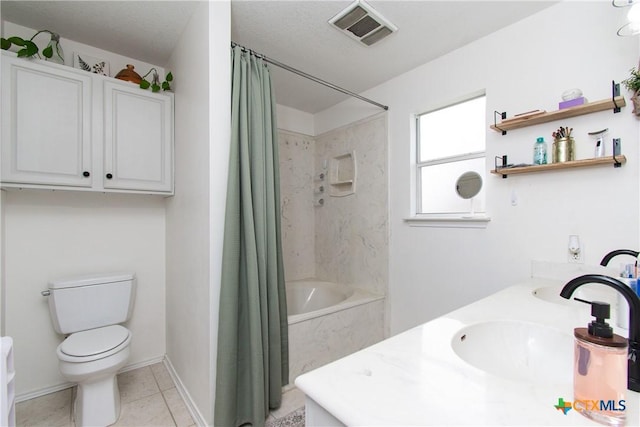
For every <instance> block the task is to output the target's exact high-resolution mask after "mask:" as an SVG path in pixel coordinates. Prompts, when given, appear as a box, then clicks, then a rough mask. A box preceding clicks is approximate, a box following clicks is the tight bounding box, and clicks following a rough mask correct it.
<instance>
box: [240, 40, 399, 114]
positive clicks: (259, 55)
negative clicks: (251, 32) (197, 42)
mask: <svg viewBox="0 0 640 427" xmlns="http://www.w3.org/2000/svg"><path fill="white" fill-rule="evenodd" d="M236 46H238V47H240V48H242V49H243V50H245V51H248V52H251V53H253V54H254V55H256V56H258V57H260V58H262V60H263V61H265V62H268V63H269V64H273V65H275V66H276V67H280V68H282V69H285V70H287V71H289V72H292V73H294V74H297V75H299V76H302V77H304V78H307V79H309V80H313V81H314V82H316V83H320V84H321V85H324V86H327V87H329V88H331V89H333V90H337V91H338V92H342V93H344V94H345V95H349V96H352V97H354V98H358V99H360V100H362V101H364V102H368V103H369V104H373V105H375V106H376V107H380V108H382V109H383V110H388V109H389V107H388V106H386V105H382V104H380V103H378V102H376V101H373V100H371V99H369V98H365V97H364V96H361V95H358V94H357V93H353V92H351V91H349V90H347V89H343V88H341V87H340V86H336V85H334V84H333V83H329V82H327V81H324V80H322V79H320V78H318V77H315V76H312V75H311V74H307V73H305V72H304V71H300V70H298V69H295V68H293V67H290V66H288V65H286V64H283V63H282V62H278V61H276V60H275V59H271V58H268V57H266V56H265V55H262V54H260V53H257V52H256V51H254V50H251V49H249V48H247V47H244V46H242V45H239V44H238V43H236V42H231V47H236Z"/></svg>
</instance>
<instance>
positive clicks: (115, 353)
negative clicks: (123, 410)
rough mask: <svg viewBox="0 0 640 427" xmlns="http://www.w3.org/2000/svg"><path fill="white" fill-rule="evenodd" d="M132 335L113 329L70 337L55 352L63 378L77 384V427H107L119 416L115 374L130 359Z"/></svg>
mask: <svg viewBox="0 0 640 427" xmlns="http://www.w3.org/2000/svg"><path fill="white" fill-rule="evenodd" d="M130 342H131V332H130V331H129V330H128V329H126V328H124V327H122V326H120V325H112V326H106V327H103V328H98V329H91V330H88V331H82V332H76V333H74V334H71V335H69V337H67V339H66V340H64V341H63V342H62V343H61V344H60V345H59V346H58V348H57V350H56V353H57V355H58V359H59V368H60V373H61V374H62V376H63V377H64V378H65V379H67V380H69V381H72V382H75V383H77V385H78V389H77V392H76V400H75V403H74V419H75V422H76V425H77V426H107V425H109V424H113V423H115V422H116V421H117V419H118V416H119V415H120V392H119V389H118V380H117V378H116V374H117V372H118V371H119V370H120V369H121V368H122V367H123V366H124V365H125V364H126V362H127V359H128V358H129V353H130V347H129V344H130Z"/></svg>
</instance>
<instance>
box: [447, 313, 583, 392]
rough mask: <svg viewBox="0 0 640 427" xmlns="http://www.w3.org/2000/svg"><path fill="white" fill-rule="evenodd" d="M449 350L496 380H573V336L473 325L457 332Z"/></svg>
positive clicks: (534, 327)
mask: <svg viewBox="0 0 640 427" xmlns="http://www.w3.org/2000/svg"><path fill="white" fill-rule="evenodd" d="M451 346H452V348H453V351H454V352H455V353H456V354H457V355H458V356H459V357H460V358H461V359H462V360H464V361H465V362H467V363H468V364H470V365H472V366H474V367H476V368H478V369H481V370H483V371H485V372H487V373H489V374H492V375H496V376H498V377H502V378H506V379H511V380H516V381H529V382H535V383H548V384H566V383H571V381H572V378H573V336H572V335H571V334H570V333H569V332H567V333H564V332H560V331H558V330H556V329H552V328H549V327H546V326H543V325H539V324H535V323H527V322H519V321H507V320H505V321H490V322H483V323H477V324H475V325H470V326H466V327H464V328H462V329H461V330H460V331H458V333H457V334H456V335H455V336H454V338H453V340H452V342H451Z"/></svg>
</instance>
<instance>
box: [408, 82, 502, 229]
mask: <svg viewBox="0 0 640 427" xmlns="http://www.w3.org/2000/svg"><path fill="white" fill-rule="evenodd" d="M480 97H485V98H486V93H485V91H479V92H476V93H473V94H470V95H468V96H465V97H461V98H459V99H457V100H453V101H451V102H448V103H446V104H444V105H442V106H440V107H438V108H432V109H429V110H427V111H424V112H421V113H419V114H415V115H414V117H413V126H415V127H414V130H415V132H413V133H414V138H413V149H412V152H413V154H414V159H413V162H412V163H413V168H412V170H413V173H412V180H413V183H414V185H413V186H412V187H413V190H412V192H413V194H412V196H411V198H412V206H413V208H412V211H413V212H412V216H411V217H410V218H406V219H405V222H407V223H408V224H409V225H411V226H423V227H441V228H485V227H486V226H487V224H488V222H489V221H490V220H491V218H489V217H488V216H487V215H486V210H487V209H486V200H485V212H478V213H475V214H474V215H470V214H469V213H466V214H464V213H420V212H418V210H419V209H420V207H421V206H422V179H421V176H420V173H421V169H422V168H424V167H428V166H436V165H440V164H449V163H454V162H458V161H464V160H473V159H480V158H482V159H486V140H485V149H484V150H483V151H474V152H469V153H463V154H458V155H454V156H447V157H441V158H437V159H433V160H427V161H422V162H421V161H419V159H420V158H421V155H420V125H419V121H420V117H421V116H423V115H425V114H429V113H432V112H435V111H438V110H442V109H445V108H449V107H452V106H455V105H457V104H461V103H464V102H468V101H471V100H474V99H476V98H480ZM485 115H486V114H485ZM486 175H487V173H486V171H485V173H484V176H483V177H482V179H483V186H486ZM485 188H486V187H485Z"/></svg>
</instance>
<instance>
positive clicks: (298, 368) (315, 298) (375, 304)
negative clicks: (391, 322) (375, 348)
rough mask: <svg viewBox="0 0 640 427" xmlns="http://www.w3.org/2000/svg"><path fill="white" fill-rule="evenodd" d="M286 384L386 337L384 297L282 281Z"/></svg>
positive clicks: (325, 285) (318, 283) (313, 283)
mask: <svg viewBox="0 0 640 427" xmlns="http://www.w3.org/2000/svg"><path fill="white" fill-rule="evenodd" d="M286 290H287V310H288V314H289V316H288V323H289V383H290V384H293V381H294V380H295V378H296V377H297V376H298V375H300V374H303V373H305V372H308V371H310V370H312V369H315V368H319V367H320V366H322V365H325V364H327V363H329V362H333V361H334V360H337V359H340V358H342V357H344V356H347V355H349V354H351V353H354V352H356V351H358V350H361V349H363V348H365V347H368V346H370V345H373V344H375V343H377V342H379V341H382V340H383V339H384V338H385V326H384V325H385V323H384V296H382V295H376V294H373V293H370V292H367V291H365V290H362V289H354V288H351V287H350V286H348V285H344V284H338V283H332V282H327V281H322V280H316V279H305V280H295V281H290V282H287V283H286Z"/></svg>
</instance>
